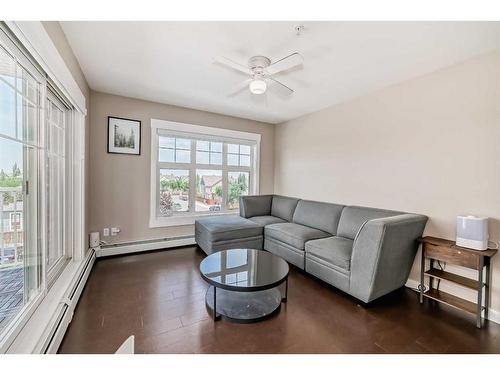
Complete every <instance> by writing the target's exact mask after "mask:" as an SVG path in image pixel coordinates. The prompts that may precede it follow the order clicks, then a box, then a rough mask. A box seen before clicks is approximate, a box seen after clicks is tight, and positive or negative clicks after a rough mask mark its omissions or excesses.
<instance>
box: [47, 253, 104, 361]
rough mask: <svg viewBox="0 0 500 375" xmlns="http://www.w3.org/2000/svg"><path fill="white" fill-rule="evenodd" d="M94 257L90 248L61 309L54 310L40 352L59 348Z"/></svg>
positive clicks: (54, 351) (53, 350)
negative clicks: (53, 318) (53, 320)
mask: <svg viewBox="0 0 500 375" xmlns="http://www.w3.org/2000/svg"><path fill="white" fill-rule="evenodd" d="M95 259H96V253H95V250H93V249H91V250H90V254H89V255H88V256H87V259H86V261H85V263H84V265H83V266H82V268H81V270H80V272H79V273H78V274H77V275H76V277H75V282H74V283H73V285H72V286H71V287H70V289H69V291H68V293H67V297H66V298H65V300H64V301H63V304H62V307H61V309H59V311H58V312H56V316H55V322H54V324H52V325H51V329H50V332H49V333H48V335H47V336H46V337H47V339H46V341H45V343H44V344H43V346H42V348H41V351H40V352H41V353H45V354H55V353H57V350H58V349H59V345H61V342H62V340H63V338H64V334H65V333H66V329H67V328H68V325H69V323H70V322H71V319H72V318H73V312H74V310H75V307H76V305H77V303H78V300H79V299H80V296H81V294H82V291H83V288H84V287H85V283H86V282H87V279H88V277H89V274H90V271H91V270H92V266H93V265H94V262H95Z"/></svg>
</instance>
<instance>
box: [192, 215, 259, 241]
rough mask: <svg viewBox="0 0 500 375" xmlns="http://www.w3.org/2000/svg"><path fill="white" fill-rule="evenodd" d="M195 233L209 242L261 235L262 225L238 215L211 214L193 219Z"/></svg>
mask: <svg viewBox="0 0 500 375" xmlns="http://www.w3.org/2000/svg"><path fill="white" fill-rule="evenodd" d="M195 231H196V232H197V235H199V236H203V238H204V240H208V241H211V242H217V241H226V240H234V239H238V238H245V237H254V236H260V235H262V232H263V229H262V226H261V225H259V224H257V223H254V222H253V221H251V220H248V219H244V218H242V217H240V216H232V215H222V216H212V217H207V218H203V219H199V220H196V221H195Z"/></svg>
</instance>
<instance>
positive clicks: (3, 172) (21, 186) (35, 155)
mask: <svg viewBox="0 0 500 375" xmlns="http://www.w3.org/2000/svg"><path fill="white" fill-rule="evenodd" d="M44 83H45V79H44V77H43V75H42V74H40V72H39V71H38V70H37V68H36V67H35V66H34V65H32V64H31V63H30V62H29V61H27V59H26V58H25V57H24V56H23V55H22V54H21V53H20V52H19V50H17V49H16V48H15V45H13V44H12V43H11V42H10V39H8V38H7V36H6V35H5V34H4V33H3V31H2V30H1V29H0V219H1V221H0V342H1V341H2V340H1V339H2V336H3V334H4V333H5V332H6V330H7V329H8V328H9V326H11V325H12V324H14V323H15V321H16V319H17V317H19V316H20V314H21V313H22V312H23V310H25V309H26V308H27V307H28V306H30V304H31V303H32V302H33V301H34V299H35V298H36V297H38V296H39V295H40V291H41V287H42V277H41V271H42V268H41V266H42V264H41V262H40V260H41V256H40V255H41V249H40V247H39V246H38V244H37V242H38V241H37V240H38V235H39V232H38V219H39V199H38V197H39V193H40V189H39V182H40V181H39V168H40V165H39V162H38V161H39V156H40V155H41V152H42V146H41V144H40V137H39V131H40V125H41V123H40V117H41V112H42V105H41V103H42V101H41V87H42V85H43V84H44Z"/></svg>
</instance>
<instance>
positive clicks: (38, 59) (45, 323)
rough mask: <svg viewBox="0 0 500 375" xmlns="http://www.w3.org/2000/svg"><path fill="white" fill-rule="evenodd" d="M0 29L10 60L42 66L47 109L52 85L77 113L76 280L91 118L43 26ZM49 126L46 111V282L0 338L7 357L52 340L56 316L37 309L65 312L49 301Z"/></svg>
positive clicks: (11, 24)
mask: <svg viewBox="0 0 500 375" xmlns="http://www.w3.org/2000/svg"><path fill="white" fill-rule="evenodd" d="M0 29H1V31H3V32H4V33H5V36H3V34H2V43H3V45H4V47H5V48H6V49H7V50H8V52H9V53H10V54H12V55H15V56H16V58H20V59H23V60H24V59H26V61H28V62H29V63H30V64H31V63H32V62H35V63H36V64H37V65H38V67H39V68H37V69H40V71H39V73H41V74H42V75H43V82H42V86H41V87H40V103H41V105H42V108H43V107H44V106H45V103H44V101H45V97H46V90H47V85H48V81H49V79H50V80H52V82H53V83H54V85H55V86H56V87H57V89H58V90H60V91H61V92H62V95H63V96H64V97H65V99H67V100H68V103H69V104H70V105H71V107H72V109H71V110H70V112H69V114H68V117H69V118H70V120H69V121H70V122H71V124H72V125H71V126H72V131H73V137H72V139H71V140H70V142H69V143H70V147H71V148H72V150H73V153H72V155H71V160H69V159H68V167H70V171H68V175H67V181H68V182H69V183H70V186H69V187H68V190H67V196H68V201H67V203H68V207H69V209H70V212H71V213H72V215H71V217H70V218H67V219H66V220H67V225H68V226H69V228H70V230H69V231H68V241H69V242H68V245H69V246H70V247H71V252H72V255H73V259H72V262H71V263H68V264H67V265H66V266H65V267H64V270H62V271H65V270H67V269H70V268H71V270H73V269H74V274H75V275H76V273H77V270H76V268H77V267H70V266H75V265H78V264H80V263H82V264H83V262H84V260H85V256H86V254H87V251H86V250H87V249H88V247H87V244H86V235H85V136H84V135H85V116H86V113H87V111H86V109H85V97H84V96H83V93H82V92H81V91H80V89H79V88H78V85H77V84H76V82H75V81H74V79H73V78H72V75H71V73H70V71H69V70H68V68H67V67H66V65H65V63H64V61H63V59H62V57H61V56H60V55H59V52H58V51H57V49H56V47H55V46H54V44H53V42H52V40H51V39H50V37H49V35H48V34H47V33H46V31H45V29H44V28H43V25H42V24H41V23H40V22H34V21H31V22H28V21H26V22H24V21H21V22H17V21H7V22H5V23H3V22H0ZM11 34H13V35H14V36H15V37H16V38H17V40H15V39H14V38H12V37H11ZM18 49H20V50H21V53H20V54H19V53H18V52H17V50H18ZM14 50H15V51H14ZM25 50H27V52H28V53H29V54H30V55H31V56H27V55H26V54H25V52H24V51H25ZM21 65H23V64H21ZM24 65H25V64H24ZM24 68H27V66H26V65H25V66H24ZM31 73H35V72H31ZM45 126H46V125H45V113H44V111H43V109H42V110H41V111H40V118H39V128H40V129H42V130H41V131H40V132H39V139H38V142H39V147H40V150H39V151H38V170H37V174H38V185H39V194H38V198H37V206H38V213H37V217H38V231H39V234H40V237H39V238H38V241H37V242H38V245H37V248H38V250H37V251H38V254H39V255H40V257H41V259H40V262H41V281H40V285H39V288H40V293H39V294H38V295H37V296H36V297H35V298H34V299H33V300H32V301H31V302H30V303H28V304H27V305H25V306H24V307H23V308H22V309H21V310H20V312H19V314H18V315H17V317H16V318H15V319H14V320H12V321H11V322H10V323H9V324H8V325H7V326H6V327H5V329H4V331H3V332H2V333H1V334H0V353H4V352H6V351H7V350H11V349H12V348H15V349H14V352H23V353H24V352H33V350H34V348H35V347H36V346H37V345H39V342H40V340H41V338H42V336H43V335H46V334H49V331H47V329H49V324H51V323H52V322H51V321H50V319H51V316H47V314H45V315H44V316H43V319H42V318H41V317H39V316H37V314H36V312H37V309H39V308H40V306H45V307H46V308H49V309H50V310H51V311H52V310H53V311H54V312H55V311H56V309H58V308H61V307H62V304H61V301H60V300H50V299H47V298H46V297H47V295H48V294H49V285H48V280H47V279H48V278H47V270H46V264H45V257H46V245H45V240H46V220H45V207H46V206H45V203H46V194H45V189H43V186H44V184H45V173H44V172H43V171H44V170H45V169H44V167H43V166H44V160H45V149H44V147H45V145H46V143H45V141H46V140H45V135H44V131H43V129H45ZM24 220H26V218H23V227H26V225H25V221H24ZM71 277H72V276H71ZM58 280H59V279H58ZM71 281H73V280H71ZM56 284H58V285H57V287H56V285H54V286H53V287H52V289H50V292H51V293H53V294H54V293H55V294H57V293H59V292H60V291H65V290H67V288H68V286H69V284H68V282H65V283H56ZM27 327H29V328H27Z"/></svg>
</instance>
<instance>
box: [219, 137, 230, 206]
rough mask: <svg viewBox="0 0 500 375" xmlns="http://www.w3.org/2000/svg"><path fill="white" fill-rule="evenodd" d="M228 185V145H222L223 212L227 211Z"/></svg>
mask: <svg viewBox="0 0 500 375" xmlns="http://www.w3.org/2000/svg"><path fill="white" fill-rule="evenodd" d="M228 194H229V193H228V185H227V143H226V142H224V143H223V144H222V202H221V210H222V211H226V210H227V204H226V202H227V197H228Z"/></svg>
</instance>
